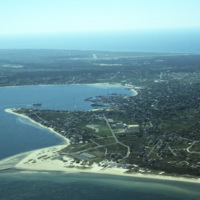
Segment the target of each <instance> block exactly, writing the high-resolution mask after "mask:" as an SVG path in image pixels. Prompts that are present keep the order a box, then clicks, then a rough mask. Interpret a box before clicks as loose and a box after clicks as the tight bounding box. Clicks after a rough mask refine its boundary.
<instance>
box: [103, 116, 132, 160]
mask: <svg viewBox="0 0 200 200" xmlns="http://www.w3.org/2000/svg"><path fill="white" fill-rule="evenodd" d="M103 117H104V119H105V121H106V124H107V126H108V128H109V129H110V132H111V133H112V135H113V137H114V139H115V141H116V143H118V144H121V145H122V146H124V147H126V148H127V153H126V156H125V158H128V157H129V155H130V147H129V146H127V145H125V144H123V143H121V142H120V141H119V140H118V139H117V137H116V135H115V133H114V131H113V130H112V127H111V126H110V124H109V122H108V119H107V118H106V116H105V115H103Z"/></svg>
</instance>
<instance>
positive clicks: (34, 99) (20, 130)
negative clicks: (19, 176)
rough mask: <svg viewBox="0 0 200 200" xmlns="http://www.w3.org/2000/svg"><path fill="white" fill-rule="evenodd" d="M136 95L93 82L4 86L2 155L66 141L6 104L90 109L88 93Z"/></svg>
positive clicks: (0, 114) (0, 111) (0, 118)
mask: <svg viewBox="0 0 200 200" xmlns="http://www.w3.org/2000/svg"><path fill="white" fill-rule="evenodd" d="M112 93H117V94H119V95H132V94H133V92H132V91H129V90H125V89H124V87H111V86H109V85H104V86H97V85H96V86H92V85H56V86H26V87H4V88H0V159H2V158H5V157H8V156H11V155H14V154H18V153H21V152H25V151H30V150H34V149H38V148H43V147H48V146H53V145H57V144H62V143H63V142H64V141H63V139H62V138H60V137H58V136H57V135H55V134H54V133H52V132H50V131H49V130H47V129H44V128H41V127H40V126H38V125H35V124H33V123H31V122H30V121H29V120H27V119H24V118H21V117H18V116H15V115H12V114H9V113H6V112H4V110H5V109H6V108H16V107H26V108H32V107H33V106H32V104H33V103H42V106H41V107H36V108H40V109H54V110H90V109H92V107H91V106H90V102H88V101H84V100H85V99H86V98H88V97H94V96H98V95H111V94H112Z"/></svg>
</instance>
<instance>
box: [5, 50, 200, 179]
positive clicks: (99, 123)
mask: <svg viewBox="0 0 200 200" xmlns="http://www.w3.org/2000/svg"><path fill="white" fill-rule="evenodd" d="M51 53H52V52H51ZM73 53H74V57H73V56H72V57H70V58H69V59H68V62H70V63H71V64H72V66H73V69H72V68H70V69H69V68H67V67H66V68H65V67H64V65H63V69H62V68H59V67H58V68H57V69H56V70H58V69H59V72H58V73H57V75H58V77H60V78H58V79H56V80H55V79H53V76H51V75H50V74H49V77H47V76H46V75H45V74H43V76H42V77H43V78H38V80H37V82H36V83H37V84H80V83H83V84H86V83H99V84H103V83H105V82H106V83H109V84H116V83H117V84H121V85H123V86H125V87H126V89H128V90H134V91H135V94H137V95H133V96H122V95H116V94H112V95H109V96H98V97H88V98H87V99H85V100H86V101H90V102H91V105H93V107H94V108H96V109H94V110H91V111H63V110H43V109H42V107H41V108H40V107H32V108H11V109H7V110H6V111H7V112H10V113H12V114H17V115H20V116H22V117H27V118H28V119H31V120H32V121H33V122H34V123H38V124H39V125H41V126H44V127H47V128H49V129H51V130H52V131H54V132H55V133H57V134H59V135H61V136H62V137H63V138H64V139H65V140H66V145H61V146H58V147H50V148H45V149H41V150H36V151H33V152H30V154H28V156H26V157H25V158H24V159H22V160H21V161H20V162H18V163H17V164H16V165H15V167H16V168H18V169H29V170H61V171H70V172H78V171H79V172H80V171H81V172H94V173H110V174H120V175H129V176H145V177H151V178H152V177H157V178H166V177H171V179H174V180H181V178H191V180H196V182H199V178H200V162H199V156H200V145H199V143H200V135H199V128H200V123H199V117H200V112H199V109H200V101H199V96H200V90H199V88H200V87H199V85H200V67H199V64H198V63H199V60H200V55H180V54H178V55H171V54H154V55H152V54H143V55H141V54H134V53H132V54H131V53H127V54H125V53H117V54H114V53H110V54H109V53H108V52H106V53H103V52H101V53H100V52H95V55H96V57H95V60H93V58H90V56H89V55H90V53H91V52H87V54H86V52H84V53H83V54H82V52H73ZM75 54H78V55H79V57H78V55H76V56H75ZM93 54H94V52H93ZM93 54H92V55H93ZM106 55H107V56H106ZM81 56H82V57H81ZM75 57H76V59H75ZM82 61H83V62H82ZM77 62H79V63H81V62H82V65H77ZM22 64H23V63H21V65H22ZM86 65H87V66H88V67H86ZM9 66H10V65H9ZM78 68H79V69H80V68H81V70H82V71H81V73H79V72H80V71H78V70H77V69H78ZM19 69H20V70H22V69H23V68H19ZM12 70H13V69H11V71H12ZM17 70H18V68H17ZM28 70H30V69H28V68H26V70H25V72H24V73H25V74H29V72H28ZM32 70H34V69H32ZM40 70H41V69H40ZM46 70H47V69H46ZM14 71H15V72H14ZM14 71H13V73H16V74H15V76H16V77H17V76H18V79H16V80H18V81H16V82H15V85H31V84H33V82H30V81H28V79H27V77H28V76H26V77H25V76H19V73H21V72H19V71H18V72H16V69H14ZM49 71H52V69H51V70H49ZM62 71H65V72H66V74H67V73H69V74H70V73H71V76H72V79H71V81H70V80H67V79H66V77H67V76H66V77H65V78H62V77H61V76H62ZM67 71H68V72H67ZM40 72H41V71H40ZM38 73H39V71H38ZM4 74H6V72H5V71H4ZM33 74H34V73H33ZM72 74H73V75H72ZM33 77H34V78H33V80H34V79H35V78H36V76H34V75H33ZM7 80H8V79H4V78H2V81H4V83H3V82H2V86H3V85H4V86H5V84H7V85H10V84H11V82H7V83H6V81H7ZM12 84H13V82H12ZM7 161H8V162H9V159H8V160H7ZM184 180H190V179H184Z"/></svg>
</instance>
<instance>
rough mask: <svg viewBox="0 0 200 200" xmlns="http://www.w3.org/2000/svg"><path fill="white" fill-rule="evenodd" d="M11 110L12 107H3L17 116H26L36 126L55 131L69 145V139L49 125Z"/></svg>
mask: <svg viewBox="0 0 200 200" xmlns="http://www.w3.org/2000/svg"><path fill="white" fill-rule="evenodd" d="M12 110H14V109H11V108H7V109H5V112H7V113H10V114H14V115H17V116H19V117H23V118H26V119H28V120H29V121H31V122H32V123H34V124H37V125H38V126H40V127H42V128H45V129H48V130H49V131H51V132H53V133H55V134H56V135H58V136H59V137H61V138H62V139H63V140H64V141H65V144H64V145H70V140H69V139H67V138H66V137H64V136H63V135H61V134H60V133H58V132H56V131H55V130H54V129H53V128H49V127H47V126H44V125H42V124H40V123H38V122H36V121H34V120H33V119H31V118H30V117H28V116H26V115H24V114H19V113H15V112H13V111H12Z"/></svg>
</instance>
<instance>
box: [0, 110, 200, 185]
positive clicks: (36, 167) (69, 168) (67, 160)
mask: <svg viewBox="0 0 200 200" xmlns="http://www.w3.org/2000/svg"><path fill="white" fill-rule="evenodd" d="M5 112H7V113H10V114H15V115H18V116H20V117H23V118H26V119H28V120H30V121H31V122H33V123H35V124H37V125H39V126H41V127H43V128H46V129H48V130H50V131H51V132H53V133H55V134H57V135H58V136H59V137H62V138H63V139H64V140H65V142H66V143H65V144H63V145H56V146H51V147H46V148H42V149H37V150H32V151H29V152H24V153H21V154H17V155H15V156H12V157H8V158H5V159H3V160H0V166H1V165H5V164H7V163H8V164H9V162H11V163H12V162H13V161H15V160H16V158H17V157H20V156H21V155H24V154H25V155H26V156H25V157H24V158H22V159H20V160H17V162H16V163H15V165H14V166H12V169H19V170H29V171H61V172H66V173H94V174H105V175H115V176H127V177H133V178H134V177H135V178H148V179H157V180H168V181H183V182H190V183H197V184H200V178H198V177H197V178H186V177H181V176H170V175H161V174H153V173H152V174H143V173H138V172H137V173H126V171H127V169H123V168H117V167H112V168H109V167H107V168H105V167H102V166H99V164H100V163H93V164H92V165H91V166H89V165H86V164H85V165H81V162H80V163H75V162H74V159H73V158H71V157H69V156H67V154H66V155H63V156H61V155H60V154H59V151H60V150H62V149H63V148H65V147H67V146H69V145H70V140H69V139H67V138H65V137H64V136H62V135H60V134H59V133H58V132H56V131H54V130H53V129H52V128H48V127H45V126H44V125H41V124H39V123H38V122H35V121H34V120H32V119H30V118H29V117H27V116H25V115H23V114H18V113H15V112H13V111H12V109H5ZM61 157H62V158H61ZM106 162H108V161H105V163H106Z"/></svg>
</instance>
